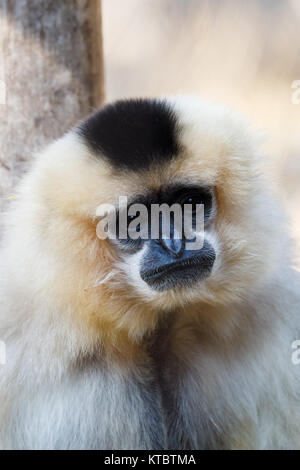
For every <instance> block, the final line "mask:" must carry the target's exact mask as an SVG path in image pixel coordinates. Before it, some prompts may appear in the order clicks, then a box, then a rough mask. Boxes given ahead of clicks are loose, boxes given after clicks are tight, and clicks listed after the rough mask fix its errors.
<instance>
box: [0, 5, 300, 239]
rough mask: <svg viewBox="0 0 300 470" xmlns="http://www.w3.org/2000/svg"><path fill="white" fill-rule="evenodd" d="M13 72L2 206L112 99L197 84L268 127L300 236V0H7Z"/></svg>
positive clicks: (4, 119) (1, 133)
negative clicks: (31, 169)
mask: <svg viewBox="0 0 300 470" xmlns="http://www.w3.org/2000/svg"><path fill="white" fill-rule="evenodd" d="M101 3H102V4H101ZM101 16H102V18H101ZM101 25H102V31H101ZM102 38H103V41H102ZM103 56H104V60H103ZM1 80H2V82H3V83H5V86H6V100H5V104H3V103H2V104H1V103H0V139H1V146H0V208H1V206H3V204H2V201H4V200H6V198H7V197H9V196H10V195H12V194H13V191H14V187H15V185H16V183H17V180H18V178H19V177H20V176H21V175H22V173H23V172H24V171H25V170H26V168H27V165H28V162H30V160H31V158H32V153H33V152H35V151H36V150H39V149H40V148H42V147H43V146H44V145H45V144H47V143H48V142H49V141H51V140H53V138H56V137H59V136H60V135H61V134H62V133H63V132H65V131H66V130H67V129H68V128H69V127H70V126H72V125H73V124H74V123H75V122H77V121H78V119H81V118H82V117H84V116H86V115H87V114H88V113H89V112H91V111H92V110H93V109H95V108H96V107H97V106H98V105H99V104H101V103H103V101H104V99H105V100H106V101H109V100H113V99H116V98H122V97H132V96H153V95H162V94H174V93H192V94H193V93H196V94H199V95H201V96H203V97H204V98H206V99H209V100H212V101H215V102H220V103H224V104H227V105H228V106H230V107H232V108H233V109H235V110H237V111H238V112H241V113H243V114H244V115H245V116H246V117H247V118H248V120H249V121H250V122H251V123H252V124H253V126H254V127H255V128H257V129H258V130H259V131H261V132H263V133H264V134H265V136H266V137H265V140H264V143H263V145H262V155H267V157H266V158H265V161H266V162H267V167H268V170H269V171H271V174H272V177H273V179H275V180H276V181H277V182H278V186H279V188H280V193H281V198H282V200H283V201H284V204H285V205H286V207H287V208H288V212H289V214H290V220H291V224H292V227H293V230H294V232H295V233H296V235H297V237H298V239H299V240H300V87H299V89H298V91H297V89H293V88H292V85H293V83H295V86H296V85H297V84H296V81H297V80H298V81H300V0H251V1H246V0H102V2H101V0H64V1H63V0H57V1H56V2H53V1H52V0H0V85H1ZM299 85H300V82H299ZM104 89H105V93H104ZM0 94H1V90H0ZM104 96H105V98H104ZM293 97H294V100H293ZM0 100H1V96H0ZM293 101H294V103H293ZM297 103H298V104H297Z"/></svg>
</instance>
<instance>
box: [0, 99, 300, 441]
mask: <svg viewBox="0 0 300 470" xmlns="http://www.w3.org/2000/svg"><path fill="white" fill-rule="evenodd" d="M257 147H258V144H257V143H256V139H255V138H254V137H253V136H252V133H251V132H250V131H249V130H248V126H247V125H246V124H245V123H244V122H243V120H242V119H241V118H240V117H238V116H235V115H234V114H233V113H232V112H231V111H229V110H227V109H225V108H222V107H218V106H216V105H214V104H211V103H208V102H205V101H202V100H201V99H198V98H196V97H180V96H179V97H169V98H161V99H130V100H123V101H122V100H121V101H117V102H116V103H113V104H108V105H106V106H104V107H103V108H102V109H100V110H99V111H97V112H96V113H95V114H93V115H92V116H90V117H88V118H87V120H85V121H83V122H81V123H79V125H78V126H77V127H76V128H75V129H73V130H71V131H70V132H68V133H67V134H66V135H64V136H63V137H62V138H61V139H59V140H57V141H56V142H54V143H52V144H51V145H50V146H49V147H48V148H46V150H44V151H43V152H41V153H40V154H39V155H37V156H36V158H35V159H34V162H33V165H32V168H31V170H30V171H29V172H28V174H27V175H26V176H25V177H24V179H23V181H22V183H21V184H20V187H19V188H18V190H17V192H16V196H15V200H14V201H12V202H11V208H10V210H9V211H8V213H7V214H6V216H5V224H6V228H5V233H4V234H3V236H2V242H1V251H0V340H1V341H2V342H3V343H4V344H5V345H6V364H5V365H0V447H1V448H2V449H174V450H175V449H183V450H184V449H294V448H299V447H300V412H299V411H300V406H299V393H300V370H299V369H298V368H297V366H296V365H294V364H293V361H292V353H293V349H292V343H293V341H294V340H297V339H299V338H300V319H299V318H300V317H299V315H300V311H299V308H300V289H299V287H300V284H299V275H298V273H297V272H296V271H295V270H294V269H293V268H292V265H293V253H292V250H291V246H292V243H291V240H290V238H289V235H288V233H287V229H286V227H287V222H286V220H285V216H284V214H283V212H282V210H281V203H280V200H279V199H278V197H277V196H276V195H275V193H274V192H273V189H272V187H271V185H270V183H269V182H268V178H267V177H266V176H265V175H264V172H263V171H262V169H261V157H260V154H259V151H258V149H257ZM120 196H126V197H127V198H128V201H129V203H128V204H129V206H130V205H131V204H133V203H136V202H138V203H139V202H142V203H143V204H145V205H146V206H147V207H148V206H150V205H151V204H154V203H158V204H162V203H167V204H173V203H176V204H181V205H182V204H185V203H189V204H191V206H192V208H194V207H196V205H197V204H199V205H203V206H204V225H203V227H204V228H203V234H202V235H203V240H204V242H203V245H202V247H201V248H200V249H198V250H193V251H192V250H189V249H188V248H187V244H186V240H185V239H184V237H182V238H181V239H176V238H175V237H174V236H173V235H172V234H171V235H170V238H169V239H165V238H163V237H161V236H159V238H158V239H151V237H149V239H136V240H128V239H118V238H117V239H115V240H111V239H109V238H103V239H100V238H99V236H97V223H98V222H99V217H98V216H97V208H98V207H99V206H101V205H102V204H111V205H113V206H117V203H118V200H119V197H120ZM133 219H134V218H133ZM170 224H171V222H170ZM172 233H173V232H172Z"/></svg>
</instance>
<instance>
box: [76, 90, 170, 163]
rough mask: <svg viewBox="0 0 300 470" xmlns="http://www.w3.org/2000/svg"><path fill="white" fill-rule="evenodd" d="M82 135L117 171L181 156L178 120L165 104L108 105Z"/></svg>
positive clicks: (148, 101) (85, 126)
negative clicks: (179, 154)
mask: <svg viewBox="0 0 300 470" xmlns="http://www.w3.org/2000/svg"><path fill="white" fill-rule="evenodd" d="M79 132H80V134H81V135H82V136H83V137H84V139H85V140H86V142H87V144H88V145H89V147H90V148H91V149H92V150H93V151H94V152H95V153H96V154H97V152H98V153H99V152H101V153H103V154H104V156H105V157H106V158H107V159H108V160H109V162H110V163H111V164H112V165H113V166H114V167H115V168H121V169H129V170H142V169H146V168H148V167H149V166H150V165H151V164H153V163H162V162H164V161H168V160H170V159H171V158H172V157H173V156H175V155H176V154H177V153H178V143H177V121H176V116H175V113H174V111H173V110H172V109H171V107H170V106H169V105H168V103H167V102H166V101H163V100H154V99H152V100H151V99H134V100H124V101H117V102H115V103H113V104H108V105H106V106H104V107H103V108H102V109H100V110H99V111H97V112H96V113H95V114H93V115H92V116H90V117H89V118H88V119H87V120H86V121H85V122H83V123H82V124H81V126H80V127H79Z"/></svg>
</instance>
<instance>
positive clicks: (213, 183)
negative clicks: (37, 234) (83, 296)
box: [36, 97, 277, 310]
mask: <svg viewBox="0 0 300 470" xmlns="http://www.w3.org/2000/svg"><path fill="white" fill-rule="evenodd" d="M41 160H42V161H41V162H40V164H39V165H38V167H37V169H36V171H38V172H40V173H39V174H40V176H39V178H38V180H39V181H40V184H39V189H38V191H39V192H40V193H41V192H42V193H43V196H42V197H43V198H44V200H46V201H47V204H48V205H49V212H50V213H53V211H54V212H56V213H57V214H59V216H60V217H64V218H65V220H66V219H69V220H70V221H72V223H71V222H70V224H72V227H74V225H76V224H77V225H78V227H80V230H78V240H77V243H78V244H79V245H80V247H81V248H82V252H80V253H81V256H82V258H80V259H81V260H82V261H81V262H82V263H83V264H85V265H86V269H87V270H88V273H89V278H90V280H89V282H92V281H93V282H94V285H95V286H98V289H99V292H102V291H103V292H105V293H106V294H107V293H108V292H114V293H115V294H116V295H119V298H120V296H123V298H124V299H128V298H131V299H134V300H135V302H140V303H141V304H142V305H145V306H153V307H155V308H160V309H162V310H169V309H174V308H178V307H182V306H185V305H189V304H193V303H197V302H206V303H210V304H220V303H221V304H226V303H229V302H232V301H236V300H239V299H242V298H243V297H244V295H245V294H246V293H249V291H250V290H251V288H252V287H254V286H256V285H257V283H261V282H263V279H264V277H265V276H266V275H269V273H270V269H272V267H273V265H274V262H275V260H274V259H273V258H272V256H273V255H272V253H274V252H276V250H274V243H276V236H275V235H274V234H276V230H274V224H276V220H277V218H276V211H274V212H273V210H272V207H271V206H270V205H269V203H268V197H267V195H265V194H264V191H265V185H264V183H262V181H261V178H262V177H261V175H260V172H259V164H258V163H259V159H258V156H257V155H256V149H255V147H254V146H253V143H252V137H251V136H250V135H248V132H247V130H246V128H245V126H244V124H243V123H241V121H240V119H239V118H237V117H235V116H234V115H232V114H231V113H230V112H229V111H228V110H226V109H223V108H220V107H217V106H215V105H212V104H210V103H207V102H204V101H201V100H199V99H196V98H195V97H174V98H166V99H161V100H156V99H153V100H152V99H151V100H150V99H137V100H125V101H119V102H116V103H115V104H111V105H107V106H105V107H104V108H102V109H100V110H99V111H98V112H97V113H95V114H94V115H92V116H91V117H89V118H88V119H87V120H86V121H84V122H82V123H81V124H80V125H79V126H78V127H77V128H76V129H75V130H73V131H71V132H70V133H68V134H67V135H66V136H65V137H63V138H62V139H61V140H59V141H57V142H56V143H54V144H53V145H52V146H51V147H50V148H49V149H48V151H46V152H45V154H44V158H43V159H41ZM120 197H126V198H127V201H128V207H129V208H130V207H132V206H133V205H134V204H143V205H144V206H146V207H148V208H151V206H152V205H153V204H167V205H168V206H169V207H170V206H172V205H173V204H179V205H182V206H183V205H184V204H190V206H191V209H192V216H193V213H194V212H195V208H196V205H197V204H198V205H201V206H204V210H203V213H202V215H203V224H202V230H201V233H197V234H196V235H195V236H196V237H197V236H199V237H201V239H202V244H201V246H200V245H199V248H198V249H189V243H188V241H187V240H186V239H185V238H184V236H183V237H181V238H176V237H175V235H174V234H175V233H176V228H175V226H174V223H173V222H174V221H173V219H172V218H171V219H170V222H169V223H170V227H169V228H170V236H169V237H168V238H164V237H162V236H161V232H159V233H160V236H159V237H158V238H156V239H151V237H150V235H149V238H148V239H147V237H146V238H144V239H143V240H141V239H135V240H132V239H129V238H123V239H119V238H118V237H117V239H114V240H110V239H106V240H100V239H99V238H98V237H97V235H96V226H97V223H98V222H99V218H98V217H97V209H98V208H99V206H101V205H103V204H110V205H113V206H115V207H116V214H117V215H116V221H117V226H118V224H119V223H120V222H119V220H120V216H121V214H120V211H121V210H120V208H118V202H119V198H120ZM134 219H135V215H134V214H133V216H132V215H131V216H129V219H128V218H126V222H125V223H129V221H134ZM123 220H124V218H123ZM159 220H160V219H159ZM58 225H59V224H58ZM158 225H159V230H162V227H161V226H160V222H159V224H158ZM148 229H149V230H150V227H149V226H148ZM59 230H61V233H60V237H65V242H66V245H70V246H71V245H72V241H71V240H73V239H74V231H73V232H72V235H71V234H70V236H69V235H68V234H67V233H65V235H64V234H63V228H60V229H59ZM68 236H69V240H70V242H68ZM79 239H80V241H79ZM68 248H69V247H67V246H66V250H68ZM84 250H85V251H84ZM84 253H85V256H86V258H85V257H84ZM74 256H76V253H74ZM74 269H75V268H74ZM97 283H98V284H97ZM103 295H104V294H103ZM124 301H125V300H124Z"/></svg>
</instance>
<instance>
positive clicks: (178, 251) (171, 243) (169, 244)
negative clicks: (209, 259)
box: [159, 237, 185, 258]
mask: <svg viewBox="0 0 300 470" xmlns="http://www.w3.org/2000/svg"><path fill="white" fill-rule="evenodd" d="M159 243H160V245H161V246H162V247H163V249H164V250H165V251H166V252H167V253H169V254H171V255H172V256H173V257H174V258H180V257H181V256H182V254H183V251H184V246H185V243H184V240H183V239H182V238H173V237H172V238H161V239H160V240H159Z"/></svg>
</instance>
